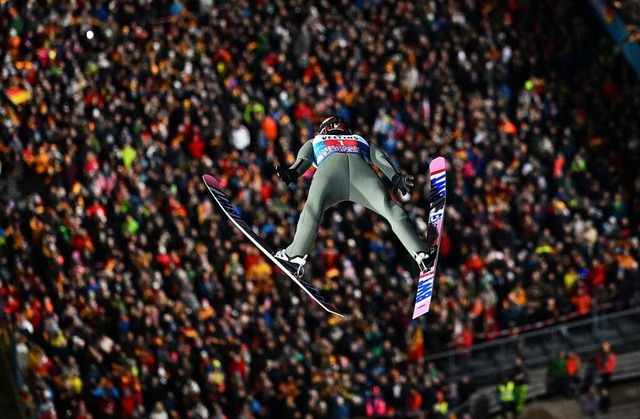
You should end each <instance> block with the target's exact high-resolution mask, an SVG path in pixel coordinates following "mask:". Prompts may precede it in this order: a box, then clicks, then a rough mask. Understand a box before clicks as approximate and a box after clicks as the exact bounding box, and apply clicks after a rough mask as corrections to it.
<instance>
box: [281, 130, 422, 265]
mask: <svg viewBox="0 0 640 419" xmlns="http://www.w3.org/2000/svg"><path fill="white" fill-rule="evenodd" d="M312 164H315V165H316V166H317V168H318V170H317V171H316V173H315V175H314V176H313V179H312V181H311V187H310V189H309V196H308V197H307V202H306V203H305V206H304V209H303V210H302V214H301V215H300V219H299V220H298V225H297V227H296V233H295V237H294V239H293V242H292V243H291V244H290V245H289V247H287V248H286V249H285V251H286V253H287V254H288V255H290V256H296V255H306V254H307V252H308V251H309V249H310V248H311V245H312V244H313V242H314V240H315V238H316V235H317V234H318V228H319V226H320V222H321V221H322V215H323V213H324V211H325V210H326V209H327V208H330V207H332V206H333V205H335V204H337V203H340V202H344V201H351V202H355V203H357V204H360V205H362V206H363V207H365V208H368V209H370V210H372V211H375V212H376V213H378V214H380V215H381V216H383V217H384V218H385V219H386V220H387V221H388V222H389V223H390V224H391V227H392V229H393V232H394V233H395V234H396V236H398V239H400V241H401V242H402V244H403V245H404V247H405V248H406V249H407V250H408V251H409V252H410V253H411V255H416V253H417V252H427V249H428V247H427V245H426V244H425V243H424V242H423V241H422V240H421V239H420V238H419V237H418V235H417V234H416V231H415V230H414V228H413V226H412V224H411V222H410V220H409V217H408V215H407V214H406V212H405V211H404V210H403V209H402V207H400V205H398V204H397V203H396V202H395V201H393V200H392V199H391V197H390V195H389V194H388V193H387V190H386V188H385V186H384V184H383V183H382V180H381V179H380V177H378V175H377V173H376V172H375V171H374V170H373V168H372V167H371V165H370V164H375V165H376V166H378V167H379V168H380V169H381V170H382V172H383V173H384V175H385V176H386V177H388V178H389V179H392V178H393V175H395V174H396V173H398V170H397V169H396V168H395V167H394V166H393V164H392V163H391V161H390V160H389V157H387V155H386V154H385V152H384V151H383V150H382V149H380V148H379V147H377V146H376V145H374V144H369V143H368V142H367V141H366V140H365V139H364V138H362V137H361V136H359V135H335V134H327V135H316V136H315V137H314V138H313V139H311V140H309V141H307V142H306V143H304V145H303V146H302V147H301V148H300V151H299V152H298V156H297V158H296V161H295V162H294V164H293V165H292V166H291V167H290V169H293V170H295V171H296V172H297V173H298V174H299V175H302V174H303V173H304V172H306V171H307V169H309V168H310V167H311V165H312Z"/></svg>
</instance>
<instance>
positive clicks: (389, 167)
mask: <svg viewBox="0 0 640 419" xmlns="http://www.w3.org/2000/svg"><path fill="white" fill-rule="evenodd" d="M369 153H370V156H371V162H372V163H373V164H375V165H376V166H378V167H379V168H380V170H382V173H384V175H385V176H386V177H388V178H389V179H393V175H395V174H396V173H400V170H398V169H397V168H396V167H395V166H394V165H393V163H391V159H389V156H387V153H385V152H384V150H383V149H381V148H380V147H378V146H377V145H375V144H369Z"/></svg>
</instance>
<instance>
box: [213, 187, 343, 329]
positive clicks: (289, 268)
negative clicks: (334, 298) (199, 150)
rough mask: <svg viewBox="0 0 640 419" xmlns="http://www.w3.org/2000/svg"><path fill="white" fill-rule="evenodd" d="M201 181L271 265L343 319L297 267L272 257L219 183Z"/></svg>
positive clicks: (268, 249)
mask: <svg viewBox="0 0 640 419" xmlns="http://www.w3.org/2000/svg"><path fill="white" fill-rule="evenodd" d="M202 180H203V181H204V183H205V185H207V189H209V192H211V195H212V196H213V199H214V200H215V201H216V203H217V204H218V206H219V207H220V209H221V210H222V212H223V213H224V214H225V215H226V216H227V217H228V218H229V220H230V221H231V222H232V223H233V225H235V226H236V227H237V228H238V229H239V230H240V231H241V232H242V233H243V234H244V235H245V236H246V237H247V238H248V239H249V240H250V241H251V243H253V244H254V245H255V246H256V247H257V248H258V250H260V251H261V252H262V253H263V254H264V255H265V256H266V257H267V258H269V260H270V261H271V263H273V264H275V265H276V266H277V267H279V268H280V269H281V270H282V271H283V272H284V273H285V275H287V276H288V277H289V279H291V280H292V281H293V282H294V283H295V284H296V285H298V286H299V287H300V288H302V289H303V290H304V292H305V293H307V295H309V297H311V298H312V299H313V300H314V301H315V302H316V303H318V305H319V306H320V307H322V308H323V309H324V310H326V311H327V312H329V313H332V314H335V315H337V316H340V317H344V316H343V315H342V314H341V313H340V312H339V311H338V309H337V308H336V307H334V306H333V305H332V304H330V303H329V302H328V301H326V300H325V298H324V297H323V296H322V295H321V294H320V291H319V290H318V289H317V288H315V287H314V286H313V285H311V284H310V283H308V282H306V281H304V280H303V279H302V277H301V276H299V275H296V272H297V270H298V266H297V265H295V264H292V263H290V262H287V261H285V260H282V259H278V258H276V257H275V256H274V252H273V250H271V248H270V247H269V246H268V245H267V244H266V243H265V242H264V241H263V240H262V239H261V238H260V236H258V235H257V234H256V233H255V232H254V231H253V230H252V229H251V228H250V227H249V225H248V224H247V223H246V222H245V221H244V220H243V219H242V218H241V217H240V215H238V213H237V212H236V210H235V209H234V208H233V205H232V204H231V201H230V200H229V198H228V197H227V196H226V195H225V193H224V192H223V191H222V186H221V185H220V182H218V180H217V179H216V178H214V177H213V176H211V175H204V176H202Z"/></svg>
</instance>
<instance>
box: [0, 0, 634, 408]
mask: <svg viewBox="0 0 640 419" xmlns="http://www.w3.org/2000/svg"><path fill="white" fill-rule="evenodd" d="M0 60H1V62H2V67H1V73H0V85H1V86H2V87H3V89H4V90H3V97H2V98H1V100H2V107H1V108H0V112H1V113H0V119H1V122H2V124H1V126H0V163H1V169H0V170H1V180H2V182H3V185H7V184H8V183H12V182H13V183H14V184H17V186H18V193H17V194H16V196H10V195H6V194H3V195H2V199H3V202H4V203H3V205H2V206H1V207H0V211H1V213H0V294H1V297H2V299H3V301H4V311H5V313H6V314H7V315H9V316H10V318H11V320H12V322H13V324H14V326H15V329H16V331H17V332H18V336H19V339H18V342H17V352H18V363H19V365H20V368H21V370H22V371H23V373H24V377H25V381H26V383H27V384H28V385H27V387H26V388H27V389H28V391H25V392H24V393H23V395H24V397H25V404H27V405H29V406H32V409H33V412H34V413H35V415H37V416H38V417H41V418H53V417H72V418H78V419H79V418H88V417H105V418H106V417H146V416H148V417H150V418H155V419H161V418H167V417H190V418H205V417H212V418H218V417H223V416H226V417H229V418H232V417H322V416H328V417H332V418H344V417H350V416H366V415H374V414H380V413H390V412H406V411H418V410H422V411H424V412H427V414H428V415H429V417H438V416H444V415H445V414H446V412H447V411H449V410H451V409H453V408H454V407H456V406H457V405H458V404H460V403H462V402H463V401H464V400H466V399H467V398H468V397H469V394H470V391H471V385H472V384H471V383H470V382H469V379H468V377H467V378H465V379H463V380H462V381H460V382H451V381H450V380H449V381H447V380H446V377H445V376H444V374H443V372H442V371H439V370H438V368H437V366H436V365H433V364H427V365H425V363H424V362H421V360H422V358H423V357H424V355H425V353H434V352H437V351H440V350H444V349H447V348H450V347H456V346H458V347H464V346H469V345H471V344H473V343H474V342H478V341H480V340H487V339H491V338H492V337H495V336H496V335H498V334H499V332H500V330H503V329H508V328H512V327H516V326H523V325H526V324H531V323H534V322H538V321H553V320H554V319H557V318H559V317H560V316H561V315H563V314H568V313H573V312H576V313H578V314H579V315H585V314H588V313H589V312H590V311H591V310H592V308H593V307H594V306H597V304H600V303H606V302H612V301H626V300H628V299H629V298H631V297H634V296H637V295H638V292H639V291H640V286H639V281H640V278H639V275H638V256H639V255H638V251H639V246H638V238H637V237H638V230H637V219H635V218H634V214H638V213H640V200H639V199H638V196H639V195H638V190H639V188H640V183H639V182H638V179H640V176H638V164H637V163H638V153H639V148H640V137H639V133H638V129H639V125H638V124H637V123H636V121H637V115H638V113H639V111H640V106H639V105H640V103H639V101H640V91H639V90H640V89H639V87H638V83H637V78H636V76H635V75H634V74H633V73H631V71H630V70H629V68H628V66H627V65H626V64H625V63H624V61H623V59H622V58H621V55H620V54H619V52H618V51H616V50H615V49H614V48H613V47H612V44H611V42H610V41H609V40H608V39H606V37H604V34H603V32H602V31H601V30H600V29H599V28H598V27H597V21H596V19H595V18H593V17H591V16H589V15H588V11H587V10H583V9H582V8H580V7H578V6H576V5H573V4H571V2H566V3H558V2H550V1H533V0H531V1H527V0H508V1H506V0H505V1H491V0H487V1H463V0H459V1H456V0H439V1H424V2H422V1H421V2H412V1H401V0H393V1H384V2H383V1H377V0H358V1H349V0H341V1H340V0H336V1H329V0H321V1H317V2H314V3H313V4H311V5H310V4H308V2H302V1H296V0H291V1H284V0H276V1H259V0H256V1H249V0H238V1H220V2H217V1H216V2H213V1H206V0H202V1H197V0H195V1H194V0H191V1H187V2H185V3H180V2H178V1H174V2H168V1H160V0H159V1H153V0H148V1H134V0H73V1H72V0H61V1H57V2H53V3H52V2H48V1H46V0H28V1H12V0H4V1H0ZM9 88H11V89H13V90H11V91H9V90H8V89H9ZM328 114H339V115H342V116H344V117H346V118H348V119H349V120H351V121H352V123H353V125H354V128H355V130H356V131H357V132H358V133H360V134H361V135H363V136H364V137H366V138H369V139H370V140H372V141H376V142H377V143H378V144H380V145H381V146H382V147H384V149H385V150H386V151H387V152H388V153H389V155H390V156H391V157H392V159H393V160H394V161H395V162H396V163H397V165H398V166H399V167H400V168H401V169H402V170H403V171H405V172H408V173H412V174H417V175H420V176H422V177H421V178H420V179H419V184H418V187H417V188H416V190H415V192H414V193H413V195H412V196H410V197H407V198H404V199H402V198H400V199H401V200H402V202H403V206H404V207H405V208H406V209H407V211H408V212H409V213H410V214H411V215H412V217H413V218H414V219H415V222H416V225H417V227H418V228H419V229H420V231H422V232H424V228H425V222H424V220H425V215H426V209H427V201H426V198H427V196H428V193H427V192H428V184H427V182H426V180H427V179H425V177H424V175H425V174H426V173H427V172H428V164H429V160H430V158H432V157H434V156H437V155H442V156H444V157H445V158H446V159H447V161H448V162H449V170H448V188H449V192H448V206H447V212H446V221H445V230H446V231H445V236H444V238H443V242H442V247H441V251H440V255H441V261H440V265H439V266H440V267H439V274H438V277H437V283H436V286H435V294H434V299H433V301H432V303H431V307H432V308H431V311H430V313H429V314H428V315H426V316H423V318H421V319H420V320H419V321H416V322H412V321H411V320H410V318H411V313H410V311H411V307H412V303H411V302H412V299H413V298H414V292H415V289H414V288H415V283H414V282H415V281H414V278H415V273H416V272H415V267H414V263H413V261H412V260H411V258H410V256H409V255H406V254H405V252H404V250H403V249H402V247H401V246H400V245H399V244H398V242H397V240H396V239H395V237H394V236H393V233H392V232H391V231H390V228H389V226H388V225H387V224H386V223H385V222H384V220H382V219H381V218H380V217H378V216H377V215H375V214H373V213H370V212H367V211H366V210H364V209H363V208H360V207H357V206H353V205H347V204H344V205H341V206H339V207H338V208H336V209H335V210H331V211H328V212H327V214H326V216H325V221H324V222H323V225H322V228H321V230H320V233H319V235H318V239H317V242H316V248H315V250H314V251H313V254H311V255H310V256H309V260H310V263H309V265H310V269H309V274H308V275H309V276H310V277H311V278H310V280H312V281H313V282H314V283H316V284H317V285H318V286H319V287H320V288H322V289H323V290H324V292H325V293H326V294H328V295H329V296H330V298H332V299H333V301H334V302H335V303H336V304H337V306H338V307H339V308H341V309H342V310H343V311H345V312H347V313H349V314H350V318H349V319H346V320H341V319H339V318H336V317H330V316H327V315H326V314H325V313H324V312H322V311H321V310H319V309H318V308H317V307H315V306H314V305H312V304H310V303H309V301H308V300H307V299H306V297H305V296H304V294H302V293H301V292H300V290H299V289H298V288H297V287H296V286H295V285H292V284H291V283H290V282H289V281H287V280H286V279H285V277H283V276H282V275H279V274H278V273H277V272H274V269H273V267H272V266H271V265H270V264H269V263H267V262H266V261H265V260H264V258H262V257H261V256H260V254H259V252H258V251H257V250H256V249H255V248H253V247H252V246H251V245H250V244H248V243H247V242H246V240H244V239H243V236H242V235H241V234H240V233H239V232H238V231H236V230H235V229H234V228H233V227H232V226H230V225H228V223H226V222H224V220H223V219H222V218H221V216H220V214H219V212H218V211H217V209H216V208H215V207H214V206H213V204H212V202H211V201H210V200H209V198H208V196H207V191H206V189H205V187H204V185H203V184H202V182H201V180H200V176H201V175H202V173H205V172H209V173H212V174H214V175H215V176H216V177H218V178H219V179H221V180H222V183H223V185H224V187H225V189H226V190H227V191H228V192H229V194H230V196H231V197H232V199H233V201H234V202H235V203H236V204H237V206H238V210H239V211H240V212H241V214H242V216H243V218H244V219H245V220H246V221H247V222H248V223H249V224H250V225H252V226H255V228H256V229H257V231H259V232H260V234H261V235H262V236H263V237H264V238H265V240H266V241H267V242H269V243H270V244H271V245H272V246H273V247H274V248H279V247H282V246H283V245H284V244H286V243H288V242H289V241H290V240H291V239H292V237H293V230H292V229H293V227H294V226H295V222H296V219H297V216H298V214H299V211H300V209H301V207H302V205H303V203H304V199H305V196H306V193H307V191H308V185H309V182H308V178H309V177H310V175H311V174H308V175H307V176H305V180H304V181H303V180H301V181H299V182H298V184H297V185H296V186H295V187H291V188H288V187H285V186H284V185H283V184H282V183H280V182H278V179H277V177H276V176H275V174H274V171H273V166H274V165H276V164H285V163H287V162H292V161H293V158H294V156H295V153H296V151H297V149H298V147H299V146H300V144H301V143H302V142H303V141H304V140H305V139H307V138H309V137H310V136H311V135H312V133H313V132H314V129H315V127H316V126H317V124H318V122H319V121H320V120H321V119H322V118H323V117H325V116H326V115H328ZM14 186H15V185H14Z"/></svg>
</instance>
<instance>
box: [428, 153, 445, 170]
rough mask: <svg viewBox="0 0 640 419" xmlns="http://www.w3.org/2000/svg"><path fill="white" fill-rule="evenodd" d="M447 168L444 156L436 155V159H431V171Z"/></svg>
mask: <svg viewBox="0 0 640 419" xmlns="http://www.w3.org/2000/svg"><path fill="white" fill-rule="evenodd" d="M445 168H446V162H445V160H444V157H442V156H440V157H436V158H435V159H433V160H432V161H431V164H429V170H430V171H431V172H435V171H438V170H444V169H445Z"/></svg>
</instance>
